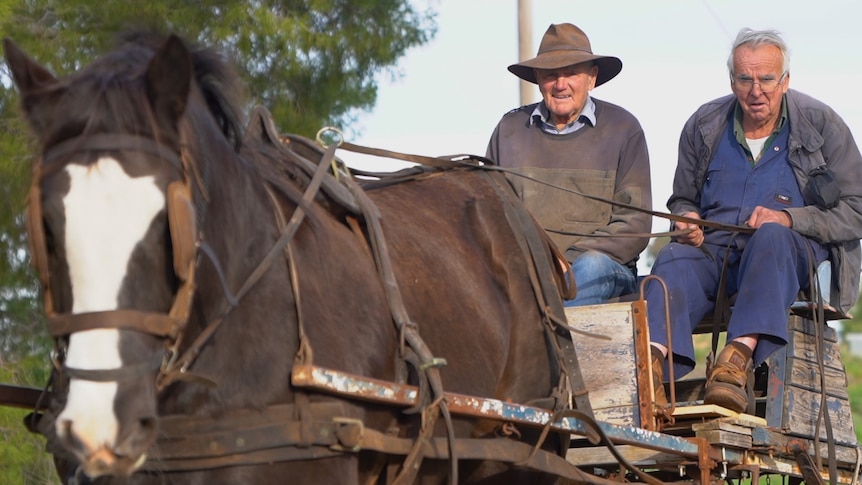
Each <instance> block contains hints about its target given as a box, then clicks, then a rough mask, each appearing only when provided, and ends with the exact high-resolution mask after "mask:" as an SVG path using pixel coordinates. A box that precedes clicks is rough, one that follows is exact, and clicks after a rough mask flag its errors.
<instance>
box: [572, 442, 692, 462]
mask: <svg viewBox="0 0 862 485" xmlns="http://www.w3.org/2000/svg"><path fill="white" fill-rule="evenodd" d="M616 450H617V452H619V453H620V455H621V456H622V457H623V458H625V459H626V460H627V461H628V462H629V463H631V464H633V465H638V466H649V465H656V464H659V463H661V464H664V465H668V464H671V465H672V464H674V463H682V462H686V461H690V460H691V459H690V458H687V457H684V456H680V455H676V454H673V453H664V452H661V451H656V450H649V449H646V448H641V447H639V446H632V445H619V446H617V447H616ZM566 461H568V462H569V463H571V464H572V465H575V466H607V465H619V461H618V460H617V459H616V457H614V455H613V454H611V452H610V451H609V450H608V449H607V448H605V447H593V446H590V447H587V448H569V450H568V451H567V452H566Z"/></svg>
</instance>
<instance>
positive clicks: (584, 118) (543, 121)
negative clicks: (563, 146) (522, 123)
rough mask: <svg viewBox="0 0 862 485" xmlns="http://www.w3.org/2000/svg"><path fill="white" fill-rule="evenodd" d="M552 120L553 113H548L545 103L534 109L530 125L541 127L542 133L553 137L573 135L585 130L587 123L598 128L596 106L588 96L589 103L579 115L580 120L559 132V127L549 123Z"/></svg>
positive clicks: (585, 104)
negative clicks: (582, 129)
mask: <svg viewBox="0 0 862 485" xmlns="http://www.w3.org/2000/svg"><path fill="white" fill-rule="evenodd" d="M550 118H551V112H550V111H548V107H547V106H545V103H544V102H541V103H539V104H537V105H536V109H534V110H533V114H531V115H530V124H531V125H539V126H540V127H541V128H542V131H544V132H545V133H549V134H551V135H565V134H567V133H573V132H575V131H578V130H579V129H581V128H583V127H584V125H586V124H587V123H589V124H590V126H596V104H595V103H594V102H593V98H592V97H590V96H587V102H586V103H584V109H582V110H581V114H580V115H578V118H577V119H576V120H574V121H572V122H571V123H569V124H568V125H566V126H564V127H563V128H562V129H559V130H558V129H557V125H555V124H554V123H551V122H549V121H548V120H549V119H550Z"/></svg>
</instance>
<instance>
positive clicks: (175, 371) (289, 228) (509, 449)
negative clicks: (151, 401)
mask: <svg viewBox="0 0 862 485" xmlns="http://www.w3.org/2000/svg"><path fill="white" fill-rule="evenodd" d="M266 120H268V118H266ZM270 123H271V122H270ZM270 135H272V133H270ZM274 145H275V146H276V147H279V148H280V149H284V150H286V148H284V147H283V146H282V145H281V142H280V141H279V142H278V143H276V144H274ZM337 148H338V146H337V145H336V144H333V145H330V146H329V147H328V148H327V149H326V150H325V151H324V153H323V155H322V158H321V160H320V161H319V162H318V163H316V164H314V163H313V162H307V161H306V162H303V163H301V164H300V166H304V167H306V169H308V168H310V167H312V166H313V167H314V169H313V171H312V172H310V173H309V175H310V181H309V183H308V185H307V187H306V189H305V191H304V194H303V196H302V201H301V202H300V203H298V204H297V206H296V209H295V210H294V212H293V214H291V215H290V217H289V218H287V217H286V215H285V214H283V213H281V210H280V208H279V206H278V204H275V200H273V202H274V207H275V212H276V220H277V221H278V224H279V229H280V236H279V238H278V240H277V241H276V242H275V244H274V245H273V246H272V247H271V248H270V250H269V251H268V253H267V254H266V255H265V257H264V258H263V259H262V260H261V261H260V263H259V264H258V265H257V267H256V268H255V269H254V271H253V272H252V273H251V274H250V275H249V276H248V278H247V279H246V280H245V282H244V283H243V285H242V287H241V289H240V290H239V291H238V292H237V294H236V295H232V294H231V292H230V291H229V290H228V288H227V286H226V285H225V282H224V280H222V285H223V289H224V293H225V300H226V302H225V306H224V308H223V310H222V311H221V312H219V313H217V317H216V318H215V319H214V320H213V321H212V322H209V324H208V325H207V326H206V327H205V328H204V330H203V331H202V332H201V333H200V334H199V335H198V336H197V338H196V340H194V341H193V342H191V343H190V344H189V345H188V346H187V347H186V348H185V351H184V352H183V353H180V352H179V349H180V346H181V344H182V342H183V337H184V334H185V329H186V326H187V324H188V320H189V314H190V309H191V302H192V301H193V298H194V293H195V271H196V268H197V265H198V263H199V258H200V257H201V255H203V256H206V257H207V258H208V259H209V260H210V261H211V262H212V263H213V264H214V265H215V266H216V269H217V272H218V273H220V274H221V270H220V266H219V262H218V260H217V259H216V258H215V257H214V254H213V253H212V251H211V250H210V249H209V247H208V246H207V245H206V243H205V242H204V241H203V240H202V238H201V235H200V234H199V232H198V225H199V223H200V220H199V214H198V212H197V211H196V209H195V205H194V203H193V200H192V196H191V194H192V191H193V185H194V184H195V183H200V180H199V178H197V179H196V177H195V170H196V169H195V167H194V166H193V162H192V161H191V160H190V159H189V157H188V154H187V153H186V152H185V151H184V150H180V151H179V153H177V152H175V151H173V150H172V149H170V148H169V147H167V146H165V145H163V144H161V143H159V142H157V141H155V140H152V139H149V138H144V137H139V136H134V135H117V134H98V135H90V136H86V137H81V138H76V139H72V140H68V141H66V142H63V143H61V144H60V145H57V146H56V147H54V148H52V149H50V150H48V151H47V152H46V153H45V154H44V155H43V156H42V159H41V160H40V161H37V163H36V164H35V165H34V171H33V182H32V185H31V187H30V191H29V196H28V197H29V210H28V212H27V215H26V224H27V230H28V233H29V234H30V251H31V254H32V255H33V264H34V266H35V268H36V270H37V273H38V274H39V278H40V283H41V285H42V288H43V297H44V302H45V313H46V316H47V319H48V328H49V331H50V333H51V335H52V336H53V337H55V341H56V345H57V350H56V355H55V358H54V362H55V365H56V366H57V370H58V371H59V372H60V373H61V374H62V373H66V374H67V375H69V376H71V377H73V378H78V379H84V380H91V381H99V382H105V381H120V380H129V379H134V378H140V377H142V376H144V375H147V374H149V373H150V372H153V371H154V370H156V369H157V370H158V375H157V378H156V382H157V389H158V390H159V391H162V390H164V389H165V388H166V387H167V386H168V385H170V384H171V383H172V382H175V381H177V380H185V379H191V380H194V379H200V378H198V377H196V376H194V374H193V373H192V372H191V371H190V367H191V366H192V365H193V363H194V361H195V359H196V357H197V356H198V355H199V354H200V352H201V350H202V348H203V347H204V345H205V344H206V342H207V341H208V340H209V338H210V337H211V336H212V335H213V334H214V333H215V332H216V331H217V330H218V328H219V326H220V325H221V323H222V322H223V321H224V317H225V316H226V315H227V314H228V313H229V312H230V311H231V310H232V308H234V307H235V306H236V305H238V304H239V302H240V301H241V300H242V298H243V296H244V295H245V294H246V293H247V292H248V291H249V290H250V289H251V288H252V287H253V286H254V285H255V283H256V282H257V281H258V280H259V279H260V278H261V276H262V275H263V274H265V273H266V271H267V270H268V269H269V268H270V267H271V265H272V264H273V263H274V261H275V260H276V258H278V257H285V258H286V260H287V262H288V266H289V268H290V275H291V280H292V282H293V285H292V287H293V290H294V292H295V294H294V297H295V301H296V302H297V309H298V310H299V309H300V307H299V301H300V298H299V297H300V295H299V278H298V275H297V274H296V270H295V264H294V261H293V255H292V248H291V240H292V238H293V236H294V235H295V234H296V231H297V229H298V227H299V226H300V225H301V223H302V221H303V220H304V218H305V216H306V210H305V209H304V207H307V206H308V205H309V204H311V203H312V201H313V199H314V197H315V196H316V195H317V194H318V192H319V191H320V190H321V187H322V186H323V187H324V190H325V191H327V192H328V193H338V194H339V195H340V196H344V194H345V193H347V194H349V197H350V198H352V199H353V201H355V203H347V204H345V207H347V208H352V209H358V212H359V214H358V215H360V216H361V217H362V218H363V219H364V220H365V222H366V224H367V227H368V232H369V243H370V247H371V248H372V250H373V254H374V256H375V261H376V262H377V264H378V269H379V272H380V275H381V278H382V280H383V282H384V287H385V288H386V289H387V294H388V300H389V303H390V312H391V314H392V317H393V321H394V322H395V324H396V326H397V328H398V332H399V335H400V338H401V341H402V342H403V346H402V348H403V349H405V350H403V354H404V355H405V356H408V355H413V356H414V358H413V360H414V361H415V363H416V366H417V370H418V371H419V374H420V375H421V376H422V379H421V382H422V383H423V385H422V386H420V388H418V389H412V390H410V389H407V388H408V387H409V386H406V387H405V390H408V391H409V394H410V396H411V397H410V399H408V398H405V400H404V401H402V402H401V404H402V405H404V404H405V403H408V404H410V405H411V406H412V408H411V409H409V410H408V411H407V412H410V411H411V410H412V411H416V412H421V413H422V416H423V427H422V428H421V431H420V435H419V436H418V437H415V438H398V437H395V436H392V435H389V434H387V433H384V432H380V431H377V430H374V429H370V428H367V427H365V426H364V424H363V423H362V422H361V421H358V420H355V419H350V418H346V417H345V416H347V415H348V414H347V413H346V412H345V403H343V402H310V400H309V399H308V396H307V393H306V391H304V390H302V389H305V388H300V390H299V391H298V392H297V393H296V401H295V402H294V403H292V404H285V405H277V406H269V407H267V408H265V409H263V410H261V411H258V410H239V411H235V412H231V413H228V414H227V415H226V416H223V417H219V418H218V419H213V418H204V417H192V416H187V415H180V416H170V415H169V416H161V417H160V422H161V429H162V432H161V436H160V438H159V441H158V443H157V446H155V447H154V449H153V450H152V451H151V452H152V455H151V456H150V457H149V459H148V461H147V462H146V463H145V464H144V466H143V470H150V471H158V472H169V471H179V470H197V469H209V468H217V467H223V466H232V465H250V464H262V463H272V462H273V461H289V460H308V459H315V458H323V457H328V456H337V455H342V454H345V453H358V452H359V451H361V450H372V451H378V452H382V453H385V454H388V455H394V456H403V457H404V461H403V463H402V464H401V467H400V471H399V472H398V474H397V476H396V477H395V479H394V481H393V482H391V483H410V482H412V481H413V480H414V479H415V477H416V474H417V473H418V470H419V465H420V464H421V462H422V460H423V459H425V458H435V459H447V460H449V462H450V464H451V471H450V480H451V481H452V482H453V483H456V482H457V460H458V459H459V458H468V459H488V460H494V461H502V462H510V463H515V462H519V464H523V465H525V466H531V467H535V468H536V469H539V470H544V471H547V472H549V473H555V474H557V475H561V476H570V477H571V478H573V479H579V480H586V478H585V477H586V475H584V474H582V472H580V470H577V469H575V468H574V467H571V466H570V465H569V464H568V463H567V462H566V461H565V460H564V459H563V458H561V457H559V456H557V455H554V454H552V453H548V452H545V451H540V450H538V447H539V445H540V444H541V443H539V444H537V445H536V446H535V448H533V447H532V446H530V445H526V444H523V443H517V442H515V441H512V440H507V439H494V440H488V439H484V440H479V439H464V438H456V437H455V435H454V430H453V428H452V423H451V415H450V412H449V404H448V403H449V401H450V400H454V399H455V397H454V396H452V395H450V394H447V393H446V392H445V391H444V390H443V386H442V382H441V380H440V377H439V367H440V366H441V365H444V364H445V362H443V361H442V360H441V359H437V358H436V357H434V355H433V353H432V352H431V350H430V349H429V348H428V347H427V346H426V345H425V343H424V342H423V341H422V339H421V337H420V335H419V332H418V327H417V325H416V324H415V323H413V322H412V321H411V320H410V318H409V316H408V315H407V312H406V309H405V307H404V304H403V301H402V298H401V294H400V291H399V290H398V286H397V283H396V281H395V278H394V273H393V271H392V268H391V261H390V258H389V255H388V248H387V246H386V243H385V240H384V238H383V233H382V229H381V227H380V224H379V219H380V215H379V213H377V209H376V207H375V206H374V204H373V203H372V202H371V201H370V199H368V198H367V196H366V195H365V193H364V191H363V190H362V188H361V187H359V185H358V184H356V182H355V181H353V180H352V179H350V178H343V179H342V182H341V184H338V185H333V184H332V180H334V179H333V177H332V176H330V175H328V173H327V171H328V169H329V168H330V167H334V166H335V165H333V163H334V161H335V150H336V149H337ZM118 150H119V151H123V150H133V151H138V152H144V153H148V154H150V155H154V156H156V157H159V158H160V159H162V160H165V161H167V162H168V163H170V164H171V165H172V166H173V167H174V169H175V170H176V171H177V173H178V175H179V178H178V180H176V181H174V182H171V183H170V184H169V186H168V189H167V216H168V223H169V228H170V234H171V240H172V244H173V247H174V261H173V267H174V272H175V274H176V276H177V279H178V281H179V282H180V284H179V286H178V289H177V291H176V293H175V295H174V300H173V304H172V306H171V308H170V310H169V311H168V312H167V313H154V312H143V311H138V310H129V309H119V310H111V311H100V312H87V313H79V314H71V313H58V312H56V311H55V307H54V300H53V295H52V293H51V285H50V280H49V278H50V272H49V268H48V251H47V246H46V241H45V234H44V230H43V224H42V220H43V215H42V208H41V191H40V183H41V181H42V179H43V177H45V176H46V175H48V174H51V173H53V172H55V171H56V170H59V168H60V167H62V162H64V161H65V159H66V158H67V156H68V155H70V154H72V153H76V152H83V151H118ZM295 156H296V154H294V157H295ZM435 160H436V161H435V162H434V163H435V166H436V167H438V168H442V167H453V166H462V168H463V164H461V163H459V162H451V161H447V160H445V159H435ZM473 168H477V167H475V166H474V167H473ZM334 171H335V170H333V172H334ZM488 175H489V178H490V179H491V180H492V181H493V182H496V183H497V184H498V191H499V192H500V193H501V194H503V193H505V191H504V190H502V187H503V185H501V184H505V181H504V180H503V178H502V177H493V174H488ZM333 187H342V188H346V189H347V191H346V192H345V191H343V190H341V189H334V188H333ZM267 190H268V192H269V193H270V196H271V197H272V198H273V199H274V198H275V196H274V194H273V193H272V190H271V189H270V188H269V187H267ZM202 191H203V189H202ZM508 205H511V202H510V203H508ZM520 217H521V218H520V219H519V218H518V217H512V219H513V221H515V222H513V223H524V222H525V220H524V219H523V216H520ZM516 232H518V231H516ZM538 234H539V232H538V231H535V234H529V235H528V236H526V237H524V238H523V239H522V240H521V242H520V244H521V246H522V249H523V250H524V251H525V252H526V256H527V260H528V261H532V262H533V264H532V265H531V268H530V278H531V281H533V285H534V290H535V294H536V298H537V302H538V303H539V305H540V306H539V308H540V309H541V313H542V314H543V315H544V316H543V320H544V321H545V322H546V323H547V325H546V328H547V330H546V332H547V333H549V334H554V335H557V336H561V335H562V334H563V330H565V327H564V324H562V325H555V322H556V323H557V324H559V323H560V322H564V321H565V316H564V315H563V313H562V307H561V305H560V304H559V302H558V300H559V296H556V295H554V293H553V292H555V291H557V289H556V288H555V287H554V286H553V285H548V284H547V282H549V281H552V278H553V276H549V272H550V271H551V270H550V268H553V267H554V266H553V264H552V263H551V262H550V261H547V257H545V256H544V255H545V252H544V251H546V250H547V247H546V246H545V245H544V244H545V241H544V240H543V239H542V238H540V237H538ZM539 258H544V259H545V260H544V261H542V260H541V259H539ZM555 302H557V303H556V307H558V308H556V307H555V305H554V303H555ZM298 315H299V316H300V318H299V320H298V323H297V325H298V334H299V337H300V346H299V352H298V353H297V357H296V365H295V366H294V371H293V382H294V385H295V386H303V385H305V386H307V389H308V390H309V391H311V392H319V391H320V390H322V388H321V387H320V386H316V385H315V383H314V382H313V381H311V382H310V381H308V380H303V378H302V376H303V375H306V376H307V375H313V374H314V373H315V372H316V373H318V374H319V373H320V372H321V371H327V370H326V369H321V368H318V367H315V366H314V365H313V351H312V348H311V345H310V343H309V342H308V339H307V338H306V336H305V331H304V323H303V321H302V318H301V315H302V314H301V311H299V312H298ZM105 328H111V329H121V330H134V331H137V332H141V333H144V334H149V335H152V336H155V337H157V338H161V339H163V340H164V342H165V356H164V358H162V359H158V360H155V361H152V362H141V363H137V364H132V365H129V366H124V367H120V368H116V369H104V370H84V369H74V368H70V367H68V366H66V365H65V364H64V363H63V355H64V349H63V347H62V337H64V336H66V335H68V334H70V333H73V332H79V331H85V330H92V329H105ZM554 341H556V342H563V341H564V339H562V338H558V339H555V340H554ZM569 345H570V346H571V342H570V341H569ZM561 347H563V345H561ZM571 351H572V352H571V353H570V354H567V355H571V357H574V354H573V351H574V348H573V347H571ZM405 358H407V359H408V360H410V359H409V358H408V357H405ZM576 363H577V360H576V359H574V364H576ZM561 368H563V369H568V370H569V372H568V373H566V372H563V373H562V375H564V376H566V379H568V380H569V381H570V382H571V383H573V384H580V386H581V387H577V386H573V387H574V388H575V390H576V394H575V401H576V403H577V404H578V406H579V409H582V410H583V412H585V413H586V415H587V416H590V417H592V413H591V411H590V408H589V401H588V400H587V395H586V389H583V379H582V378H581V377H580V374H579V371H578V369H577V367H576V365H575V366H574V373H573V372H572V366H571V365H561ZM331 372H334V371H331ZM338 377H339V378H340V379H344V378H353V377H355V376H350V375H348V374H344V373H339V375H338ZM303 383H304V384H303ZM564 387H565V382H564V381H561V384H560V386H559V387H558V390H557V391H555V393H554V396H552V398H553V402H555V403H556V404H555V405H554V408H555V409H556V410H561V409H562V408H563V407H564V403H565V402H566V401H567V398H565V396H564V394H565V391H564ZM426 388H427V389H426ZM327 392H330V393H333V392H334V393H335V394H337V395H339V396H340V397H341V398H347V399H357V398H360V399H361V396H359V397H357V396H356V394H355V392H354V393H351V392H347V393H344V392H339V391H333V390H331V389H330V390H327ZM488 401H491V400H488ZM581 406H582V407H581ZM481 416H483V415H481V414H480V417H481ZM438 417H441V418H442V419H443V420H444V422H445V423H446V425H447V429H448V430H449V432H448V436H446V437H442V438H436V437H433V436H432V434H431V433H432V432H433V429H434V423H435V421H436V420H437V419H438ZM549 417H550V416H549ZM548 424H550V421H549V420H548ZM190 445H191V446H190ZM188 450H194V451H191V452H189V451H188ZM524 460H526V461H524ZM522 461H523V463H520V462H522ZM565 470H568V471H565ZM591 480H592V478H591Z"/></svg>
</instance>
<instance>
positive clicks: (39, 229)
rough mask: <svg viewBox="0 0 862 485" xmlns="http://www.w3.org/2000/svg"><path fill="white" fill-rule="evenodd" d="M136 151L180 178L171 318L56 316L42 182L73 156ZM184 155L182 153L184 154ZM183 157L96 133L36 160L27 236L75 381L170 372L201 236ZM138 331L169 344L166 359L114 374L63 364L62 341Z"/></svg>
mask: <svg viewBox="0 0 862 485" xmlns="http://www.w3.org/2000/svg"><path fill="white" fill-rule="evenodd" d="M123 150H133V151H137V152H143V153H147V154H149V155H153V156H156V157H158V158H160V159H162V160H164V161H166V162H168V163H170V164H171V166H173V167H174V169H176V170H177V172H178V173H179V174H180V178H179V179H178V180H175V181H173V182H171V183H170V184H169V185H168V188H167V215H168V224H169V227H170V235H171V242H172V246H173V269H174V274H175V275H176V277H177V280H178V281H179V282H180V284H179V287H178V288H177V290H176V293H175V295H174V299H173V304H172V306H171V308H170V310H169V311H168V312H167V313H156V312H146V311H140V310H134V309H117V310H107V311H96V312H84V313H76V314H72V313H58V312H57V311H56V310H55V308H54V298H53V293H52V289H51V281H50V270H49V268H48V248H47V244H46V239H45V232H44V227H43V219H42V217H43V214H42V198H41V197H42V194H41V182H42V179H43V178H44V177H45V176H47V175H50V174H52V173H54V172H56V171H58V170H59V169H60V168H61V167H62V166H63V164H64V163H65V162H66V161H67V159H68V156H69V155H71V154H73V153H78V152H86V151H123ZM181 153H182V152H181ZM189 163H190V162H189V161H188V158H187V157H186V156H185V154H184V153H182V154H179V153H177V152H176V151H174V150H173V149H171V148H169V147H167V146H166V145H165V144H164V143H161V142H158V141H156V140H154V139H152V138H147V137H144V136H139V135H129V134H116V133H111V134H94V135H86V136H81V137H77V138H72V139H70V140H66V141H64V142H62V143H60V144H59V145H56V146H55V147H53V148H51V149H49V150H48V151H47V152H45V154H44V155H43V156H42V157H41V159H40V160H36V163H34V167H33V177H32V182H31V185H30V191H29V194H28V210H27V213H26V216H25V217H26V220H25V224H26V230H27V233H28V235H29V245H30V254H31V255H32V257H31V261H32V264H33V266H34V267H35V269H36V273H37V274H38V276H39V281H40V284H41V287H42V295H43V300H44V307H45V315H46V317H47V321H48V331H49V332H50V334H51V335H52V336H53V337H54V339H55V341H56V342H57V346H58V348H57V349H55V353H56V354H58V355H57V356H56V357H55V359H54V364H55V366H57V367H58V370H61V371H65V372H66V373H68V374H69V375H70V376H72V377H77V378H80V379H86V380H91V381H99V382H106V381H118V380H125V379H129V378H134V377H139V376H140V375H142V374H146V373H148V372H151V371H154V370H156V369H160V374H159V380H162V379H163V378H164V376H165V375H166V374H167V372H169V370H170V362H171V360H172V359H171V356H175V355H176V353H177V349H178V347H179V345H180V343H181V341H182V336H183V333H184V330H185V328H186V325H187V324H188V319H189V313H190V309H191V302H192V299H193V298H194V293H195V269H196V266H197V264H196V254H197V246H198V243H199V242H200V237H199V234H198V231H197V222H198V221H197V216H196V211H195V208H194V205H193V203H192V197H191V182H190V180H191V176H190V173H191V169H190V167H189ZM107 328H110V329H120V330H134V331H136V332H140V333H144V334H148V335H152V336H155V337H158V338H162V339H165V345H166V350H167V351H166V354H165V357H164V358H159V359H157V360H154V361H153V362H144V363H141V364H135V365H131V366H124V367H120V368H116V369H100V370H82V369H74V368H69V367H66V366H65V365H63V364H62V351H61V349H60V343H59V341H60V339H61V338H62V337H64V336H66V335H69V334H70V333H73V332H80V331H85V330H94V329H107Z"/></svg>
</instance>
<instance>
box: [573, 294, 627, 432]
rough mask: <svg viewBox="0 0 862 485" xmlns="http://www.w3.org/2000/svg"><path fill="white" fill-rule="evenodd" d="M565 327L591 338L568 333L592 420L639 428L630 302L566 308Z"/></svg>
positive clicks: (576, 333)
mask: <svg viewBox="0 0 862 485" xmlns="http://www.w3.org/2000/svg"><path fill="white" fill-rule="evenodd" d="M565 310H566V317H567V320H568V324H569V325H570V326H571V327H572V328H575V329H577V330H579V331H581V332H586V333H588V334H593V335H595V337H591V336H589V335H584V334H581V333H580V332H575V333H572V340H573V342H574V344H575V350H576V351H577V354H578V360H579V362H580V363H581V365H580V367H581V373H582V375H583V378H584V381H585V384H586V386H587V391H589V393H590V405H591V406H592V408H593V414H595V416H596V419H598V420H600V421H605V422H607V423H611V424H617V425H622V426H639V424H640V412H639V409H638V399H637V396H638V389H637V379H636V360H635V348H634V337H633V335H634V330H633V323H632V322H633V319H632V308H631V303H626V302H621V303H607V304H603V305H589V306H582V307H571V308H566V309H565Z"/></svg>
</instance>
